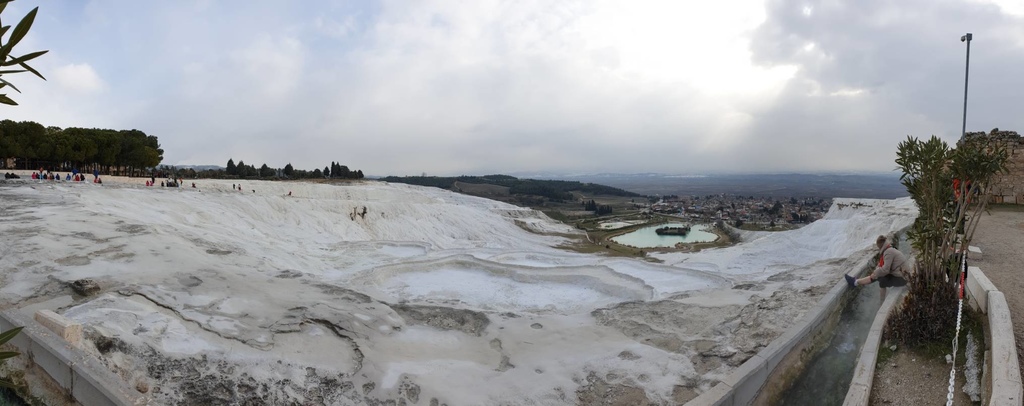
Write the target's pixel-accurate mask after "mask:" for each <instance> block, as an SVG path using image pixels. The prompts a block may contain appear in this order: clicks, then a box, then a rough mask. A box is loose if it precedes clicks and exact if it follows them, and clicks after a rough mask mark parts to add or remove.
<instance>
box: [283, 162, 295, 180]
mask: <svg viewBox="0 0 1024 406" xmlns="http://www.w3.org/2000/svg"><path fill="white" fill-rule="evenodd" d="M282 172H283V173H284V176H287V177H289V178H290V177H292V175H294V174H295V168H293V167H292V163H291V162H289V163H288V164H287V165H285V166H284V170H283V171H282Z"/></svg>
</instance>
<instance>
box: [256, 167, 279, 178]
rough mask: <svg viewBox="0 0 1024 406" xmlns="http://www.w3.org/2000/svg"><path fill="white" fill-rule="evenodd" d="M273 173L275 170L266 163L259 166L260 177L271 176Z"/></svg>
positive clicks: (275, 172)
mask: <svg viewBox="0 0 1024 406" xmlns="http://www.w3.org/2000/svg"><path fill="white" fill-rule="evenodd" d="M275 174H277V171H275V170H274V169H272V168H270V167H269V166H267V164H263V166H261V167H260V177H261V178H269V177H271V176H274V175H275Z"/></svg>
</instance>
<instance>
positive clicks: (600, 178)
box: [538, 172, 909, 199]
mask: <svg viewBox="0 0 1024 406" xmlns="http://www.w3.org/2000/svg"><path fill="white" fill-rule="evenodd" d="M538 177H540V178H541V179H558V180H569V181H580V182H593V183H600V184H604V185H609V186H611V187H618V188H623V189H628V190H631V191H634V192H637V193H640V194H643V195H679V196H693V195H696V196H704V195H715V194H722V193H724V194H733V195H751V196H768V197H797V198H800V197H821V198H833V197H853V198H872V199H894V198H898V197H905V196H909V194H908V193H907V190H906V188H905V187H904V186H903V185H902V184H901V183H900V179H899V174H898V173H895V172H894V173H885V174H752V175H666V174H657V173H643V174H589V175H562V176H559V175H543V176H542V177H541V176H538Z"/></svg>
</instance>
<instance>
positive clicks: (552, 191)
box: [380, 175, 642, 201]
mask: <svg viewBox="0 0 1024 406" xmlns="http://www.w3.org/2000/svg"><path fill="white" fill-rule="evenodd" d="M380 180H382V181H385V182H393V183H408V184H412V185H420V186H433V187H438V188H442V189H449V190H454V191H457V192H462V193H466V194H471V195H475V196H482V197H489V198H499V200H503V199H500V197H507V196H539V197H545V198H548V199H552V200H560V201H571V200H574V196H573V192H578V193H584V194H588V195H605V196H621V197H642V195H640V194H637V193H634V192H630V191H627V190H623V189H619V188H615V187H611V186H605V185H599V184H594V183H584V182H580V181H575V180H573V181H568V180H538V179H519V178H516V177H514V176H508V175H487V176H457V177H438V176H401V177H399V176H385V177H383V178H380Z"/></svg>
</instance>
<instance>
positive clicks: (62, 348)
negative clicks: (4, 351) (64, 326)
mask: <svg viewBox="0 0 1024 406" xmlns="http://www.w3.org/2000/svg"><path fill="white" fill-rule="evenodd" d="M17 326H23V327H24V329H23V330H22V331H21V334H18V335H17V336H16V337H14V339H13V340H11V341H10V342H8V344H7V345H8V346H13V347H14V350H16V351H18V352H20V353H21V355H20V356H18V357H17V358H14V359H10V360H8V362H10V363H11V364H18V365H21V366H23V370H24V373H25V380H26V381H27V382H28V384H29V390H30V393H31V394H32V396H33V397H38V398H39V399H40V400H41V401H43V402H44V403H46V404H50V405H88V406H93V405H99V406H105V405H146V404H149V399H147V397H146V396H144V395H142V394H140V393H139V392H137V391H136V390H134V389H132V388H130V387H128V385H126V384H125V383H124V381H122V380H121V379H120V378H118V377H117V376H116V375H114V374H113V373H112V372H110V370H108V369H107V368H106V367H105V366H104V365H103V364H101V363H100V362H99V360H97V359H95V358H94V357H92V356H89V355H87V354H85V353H84V352H83V351H81V350H79V349H78V348H75V347H74V346H73V345H71V344H70V343H68V342H67V341H65V340H64V339H62V338H61V337H60V336H58V335H57V334H55V333H53V332H51V331H50V330H48V329H47V328H45V327H43V326H42V325H41V324H39V323H38V322H36V321H35V320H33V319H32V318H30V317H27V316H26V315H24V314H22V313H20V312H18V311H17V310H11V311H7V312H3V313H0V330H2V331H7V330H8V329H11V328H14V327H17Z"/></svg>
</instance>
